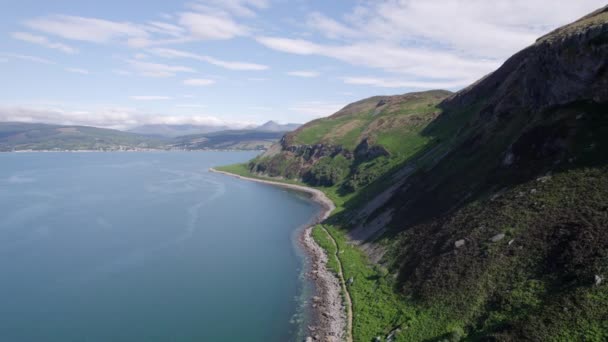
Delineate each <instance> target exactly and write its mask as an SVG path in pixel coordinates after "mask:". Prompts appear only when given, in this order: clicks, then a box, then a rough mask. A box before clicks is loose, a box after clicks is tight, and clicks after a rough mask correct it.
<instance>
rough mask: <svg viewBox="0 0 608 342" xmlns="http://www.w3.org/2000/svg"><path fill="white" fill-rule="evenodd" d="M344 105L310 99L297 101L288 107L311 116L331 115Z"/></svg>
mask: <svg viewBox="0 0 608 342" xmlns="http://www.w3.org/2000/svg"><path fill="white" fill-rule="evenodd" d="M343 107H344V105H343V104H336V103H326V102H321V101H308V102H301V103H297V104H295V105H293V106H291V107H289V108H288V109H289V110H290V111H293V112H296V113H298V114H301V115H304V116H306V117H309V118H320V117H324V116H329V115H331V114H333V113H335V112H337V111H338V110H340V109H342V108H343Z"/></svg>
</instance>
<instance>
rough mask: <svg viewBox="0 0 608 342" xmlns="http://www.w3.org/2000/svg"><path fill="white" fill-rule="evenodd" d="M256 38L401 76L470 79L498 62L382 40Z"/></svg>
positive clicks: (292, 50)
mask: <svg viewBox="0 0 608 342" xmlns="http://www.w3.org/2000/svg"><path fill="white" fill-rule="evenodd" d="M258 41H259V42H260V43H261V44H263V45H265V46H267V47H269V48H271V49H275V50H278V51H283V52H288V53H293V54H299V55H319V56H325V57H330V58H334V59H337V60H341V61H344V62H347V63H350V64H352V65H356V66H363V67H370V68H378V69H383V70H385V71H387V72H389V73H397V74H401V77H404V76H407V77H411V78H427V79H428V78H437V79H442V80H443V81H448V82H456V83H461V84H468V83H471V82H472V81H474V80H475V79H477V78H479V77H482V76H483V75H485V74H487V73H488V72H490V71H492V70H494V69H495V68H497V67H498V66H499V65H500V63H499V62H498V61H496V60H485V59H470V58H466V57H460V56H458V55H456V54H453V53H449V52H445V51H437V50H428V49H416V48H408V47H399V46H395V45H388V44H387V45H385V44H383V43H355V44H350V45H321V44H316V43H313V42H310V41H306V40H301V39H287V38H278V37H260V38H258Z"/></svg>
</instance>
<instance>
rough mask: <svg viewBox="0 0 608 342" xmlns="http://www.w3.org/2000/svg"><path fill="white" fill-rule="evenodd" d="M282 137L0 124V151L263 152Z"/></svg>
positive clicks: (255, 132)
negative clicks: (171, 134)
mask: <svg viewBox="0 0 608 342" xmlns="http://www.w3.org/2000/svg"><path fill="white" fill-rule="evenodd" d="M280 127H282V126H279V128H280ZM284 133H285V132H284V131H283V132H281V131H261V130H235V131H221V132H213V133H206V134H198V135H187V136H180V137H175V138H169V137H161V136H147V135H142V134H137V133H132V132H123V131H117V130H112V129H102V128H96V127H87V126H59V125H47V124H30V123H10V122H8V123H0V151H22V150H35V151H41V150H42V151H47V150H48V151H50V150H60V151H63V150H70V151H72V150H102V151H115V150H141V149H160V150H175V149H177V150H208V149H215V150H225V149H231V150H264V149H266V148H268V147H269V146H270V145H271V144H273V143H275V142H277V141H278V140H279V139H280V138H281V136H282V135H283V134H284Z"/></svg>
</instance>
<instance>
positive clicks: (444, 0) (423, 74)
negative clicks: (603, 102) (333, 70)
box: [256, 0, 605, 88]
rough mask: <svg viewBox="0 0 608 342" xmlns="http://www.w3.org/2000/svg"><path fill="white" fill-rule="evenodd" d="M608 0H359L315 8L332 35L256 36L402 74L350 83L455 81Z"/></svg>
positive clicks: (300, 51) (323, 29)
mask: <svg viewBox="0 0 608 342" xmlns="http://www.w3.org/2000/svg"><path fill="white" fill-rule="evenodd" d="M604 2H605V1H600V0H581V1H557V2H555V1H550V0H496V1H485V0H436V1H424V0H385V1H361V2H359V4H358V5H356V6H355V8H354V9H353V10H352V11H350V12H348V13H346V14H345V15H343V17H342V18H341V20H338V19H334V18H329V17H327V16H325V15H323V14H321V13H316V12H313V13H312V14H310V15H309V16H308V19H307V21H306V23H307V26H308V27H309V28H311V29H313V30H315V31H316V32H320V33H322V34H323V35H324V36H326V37H327V38H329V39H330V41H329V42H323V43H318V42H315V41H313V40H312V39H308V40H306V39H292V38H287V37H281V36H258V37H256V40H257V41H258V42H259V43H260V44H262V45H264V46H266V47H268V48H270V49H274V50H277V51H282V52H286V53H291V54H297V55H302V56H313V55H314V56H324V57H328V58H333V59H336V60H339V61H342V62H346V63H349V64H351V65H354V66H358V67H366V68H375V69H381V70H383V71H385V72H387V73H389V74H391V75H392V76H393V79H399V80H400V81H396V80H393V79H379V78H372V79H370V78H360V77H358V78H351V79H349V83H356V84H366V85H372V86H378V87H391V88H392V87H399V88H400V87H403V86H407V87H408V88H410V87H412V88H418V87H424V86H425V85H428V86H433V87H434V86H441V85H443V86H453V88H458V87H461V86H464V85H467V84H470V83H471V82H474V81H475V80H477V79H479V78H480V77H483V76H484V75H486V74H487V73H489V72H491V71H493V70H495V69H496V68H497V67H499V66H500V65H501V64H502V62H503V61H504V60H505V58H507V57H509V56H510V55H512V54H513V53H515V52H517V51H518V50H520V49H522V48H524V47H526V46H527V45H529V44H531V43H533V42H534V40H535V39H536V38H537V37H538V36H540V35H542V34H543V33H546V32H548V31H550V30H551V29H553V28H556V27H558V26H560V25H563V24H567V23H568V22H571V21H573V20H575V19H577V18H579V17H581V16H582V15H584V14H586V13H588V12H590V11H591V10H593V9H596V8H598V7H601V6H604V5H605V4H604ZM547 8H550V9H551V10H550V11H547ZM332 40H333V41H332Z"/></svg>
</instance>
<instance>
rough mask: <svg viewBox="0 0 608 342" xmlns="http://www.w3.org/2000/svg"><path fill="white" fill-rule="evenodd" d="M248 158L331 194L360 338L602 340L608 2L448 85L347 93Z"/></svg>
mask: <svg viewBox="0 0 608 342" xmlns="http://www.w3.org/2000/svg"><path fill="white" fill-rule="evenodd" d="M246 167H247V170H248V171H249V172H250V173H252V174H255V175H257V176H274V177H282V178H288V179H292V180H294V181H302V182H305V183H307V184H310V185H314V186H319V187H321V188H322V189H324V190H325V191H326V192H327V193H328V194H329V195H330V196H332V197H333V198H334V199H335V200H336V202H337V204H338V205H339V206H340V207H341V208H340V209H341V210H340V211H339V212H338V213H337V214H335V215H334V216H333V217H331V218H330V219H329V220H328V221H326V227H327V228H329V231H330V232H331V233H332V235H334V237H335V238H336V240H337V241H339V249H340V250H341V252H340V253H341V255H342V256H341V257H340V258H341V259H342V264H343V265H344V267H345V269H344V273H345V276H346V277H352V278H353V279H354V282H353V283H352V285H351V286H350V288H349V291H350V293H351V297H352V300H353V305H354V310H355V316H354V326H353V333H354V335H355V339H356V340H360V341H370V340H372V339H378V340H384V339H386V338H387V337H388V336H391V338H392V339H393V340H403V341H443V340H449V341H458V340H461V339H464V340H502V341H521V340H533V341H585V340H586V341H605V340H608V285H607V281H606V279H607V277H608V174H607V171H608V7H605V8H603V9H600V10H598V11H596V12H594V13H592V14H590V15H588V16H586V17H584V18H582V19H581V20H579V21H577V22H575V23H573V24H570V25H568V26H565V27H562V28H560V29H558V30H555V31H554V32H551V33H550V34H548V35H546V36H544V37H541V38H540V39H538V40H537V42H536V43H535V44H533V45H532V46H530V47H528V48H526V49H525V50H523V51H521V52H519V53H517V54H516V55H514V56H513V57H512V58H510V59H509V60H508V61H507V62H505V63H504V65H503V66H502V67H501V68H499V69H498V70H496V71H495V72H494V73H492V74H490V75H488V76H487V77H485V78H483V79H482V80H480V81H478V82H477V83H475V84H473V85H471V86H470V87H468V88H467V89H464V90H462V91H460V92H458V93H456V94H452V95H450V94H448V93H446V92H441V91H433V92H424V93H413V94H406V95H402V96H398V97H375V98H371V99H367V100H363V101H360V102H357V103H354V104H352V105H349V106H347V107H345V108H344V109H343V110H341V111H340V112H338V113H336V114H334V115H333V116H331V117H329V118H326V119H320V120H317V121H313V122H311V123H309V124H306V125H304V126H303V127H301V128H300V129H298V130H296V131H295V132H293V133H290V134H287V135H286V136H285V137H284V138H283V139H282V140H281V142H280V144H279V145H276V146H274V147H273V148H271V149H270V150H268V151H267V152H266V153H265V154H263V155H262V156H260V157H258V158H256V159H255V160H253V161H251V162H250V163H249V164H248V165H247V166H246ZM347 237H348V239H347ZM355 245H356V246H355ZM362 250H363V251H365V254H363V253H362V252H361V251H362ZM340 253H339V254H340ZM370 261H372V262H373V263H370Z"/></svg>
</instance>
